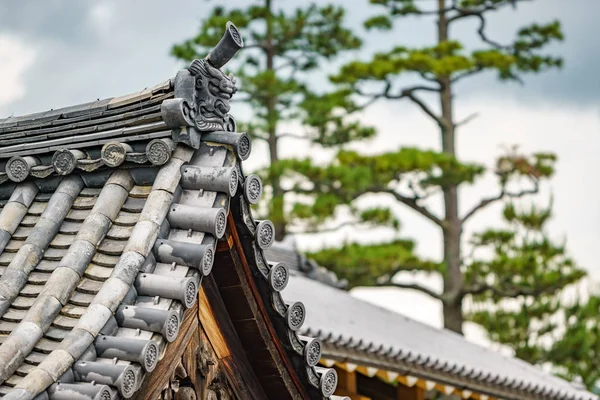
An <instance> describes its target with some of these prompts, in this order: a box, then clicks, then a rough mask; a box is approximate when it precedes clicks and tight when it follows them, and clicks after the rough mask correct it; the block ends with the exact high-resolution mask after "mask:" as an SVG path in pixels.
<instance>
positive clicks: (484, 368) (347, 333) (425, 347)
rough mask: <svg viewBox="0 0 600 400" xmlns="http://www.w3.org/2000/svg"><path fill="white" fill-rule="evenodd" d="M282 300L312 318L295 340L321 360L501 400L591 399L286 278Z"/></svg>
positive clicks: (531, 370)
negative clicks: (309, 339) (305, 342)
mask: <svg viewBox="0 0 600 400" xmlns="http://www.w3.org/2000/svg"><path fill="white" fill-rule="evenodd" d="M284 295H285V296H286V297H287V296H289V297H292V298H297V299H300V300H301V301H303V302H304V303H305V305H306V307H307V308H308V309H310V310H311V313H310V314H309V315H308V316H307V318H306V322H305V324H304V326H303V328H302V329H301V332H302V333H303V334H306V335H311V336H314V337H317V338H319V339H321V340H322V341H323V346H324V349H323V354H324V357H331V358H338V359H341V360H343V361H346V362H348V363H355V364H361V365H367V366H369V365H370V366H373V367H379V368H386V369H389V370H391V371H394V370H395V371H396V372H400V373H402V374H405V375H413V376H420V377H423V378H425V379H431V380H437V381H440V380H441V381H442V382H443V383H447V384H448V385H452V386H454V387H456V388H461V387H464V388H466V389H470V390H473V391H478V392H480V393H484V394H487V395H491V396H494V397H498V398H502V399H523V400H525V399H553V400H559V399H560V400H567V399H569V400H597V399H598V398H597V397H596V396H595V395H593V394H591V393H589V392H587V391H585V390H579V389H577V388H576V387H574V386H573V385H572V384H570V383H569V382H566V381H564V380H562V379H560V378H557V377H555V376H553V375H551V374H548V373H546V372H544V371H543V370H542V369H540V368H538V367H535V366H533V365H530V364H528V363H526V362H524V361H522V360H519V359H516V358H511V357H505V356H503V355H501V354H500V353H497V352H494V351H492V350H489V349H486V348H483V347H480V346H478V345H475V344H473V343H470V342H468V341H467V340H465V339H464V337H462V336H460V335H457V334H455V333H453V332H450V331H447V330H443V329H441V330H440V329H436V328H433V327H431V326H428V325H424V324H422V323H419V322H417V321H414V320H411V319H409V318H407V317H404V316H403V315H400V314H397V313H395V312H393V311H390V310H386V309H383V308H380V307H377V306H375V305H373V304H371V303H368V302H366V301H363V300H360V299H357V298H355V297H353V296H351V295H350V294H349V293H348V292H345V291H342V290H339V289H336V288H333V287H331V286H328V285H325V284H322V283H320V282H317V281H314V280H311V279H308V278H305V277H303V276H300V275H292V276H291V277H290V282H289V284H288V286H287V287H286V289H285V290H284ZM325 304H327V305H326V306H324V305H325Z"/></svg>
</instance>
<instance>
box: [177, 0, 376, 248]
mask: <svg viewBox="0 0 600 400" xmlns="http://www.w3.org/2000/svg"><path fill="white" fill-rule="evenodd" d="M272 3H274V2H273V1H271V0H264V2H263V3H262V4H260V5H250V6H248V7H246V8H233V9H228V8H225V7H221V6H218V7H215V8H214V9H213V10H212V12H211V14H210V15H209V16H208V17H207V18H206V19H204V20H203V21H202V22H201V24H200V29H199V32H198V33H197V35H196V36H195V37H193V38H191V39H189V40H186V41H184V42H182V43H180V44H177V45H175V46H173V48H172V51H171V53H172V55H173V56H174V57H176V58H178V59H181V60H185V61H190V60H193V59H195V58H202V57H204V56H205V55H206V54H207V53H208V52H209V51H210V49H211V48H212V47H213V46H214V45H215V44H216V43H217V42H218V41H219V39H220V38H221V35H222V31H223V27H224V26H225V24H226V22H227V21H229V20H231V21H232V22H233V23H234V24H236V26H237V27H238V28H239V29H240V31H241V33H242V36H243V38H244V44H245V46H244V48H243V49H242V50H241V51H240V52H239V53H238V55H237V56H236V57H235V60H234V61H233V62H232V65H233V67H232V68H233V72H234V73H235V75H236V76H237V78H238V82H240V83H241V87H240V91H239V94H238V96H236V99H237V100H240V99H241V100H243V101H244V102H245V103H246V104H247V105H248V106H250V108H251V109H252V118H251V119H250V120H245V121H239V122H238V125H239V126H240V128H242V129H244V130H247V131H248V133H249V134H250V135H251V137H252V138H253V139H258V140H264V141H267V142H268V143H269V151H270V160H271V165H270V166H269V167H268V168H267V169H266V170H265V171H263V172H262V175H263V177H265V178H266V180H265V184H266V186H267V187H269V188H270V190H268V191H267V193H270V197H267V196H265V198H266V200H267V204H268V211H269V217H270V218H271V219H272V220H273V222H274V223H275V226H276V231H277V237H278V238H279V239H281V238H282V236H283V235H284V234H285V228H286V222H287V216H286V215H285V214H286V208H285V193H284V192H283V191H282V189H281V184H280V177H281V176H282V174H283V170H284V168H285V164H281V165H280V164H279V163H278V161H279V159H280V157H279V154H278V151H279V150H278V146H277V143H278V141H279V139H280V137H282V136H292V137H294V138H305V139H306V140H309V141H312V142H313V143H319V144H322V145H323V146H335V145H339V144H343V143H347V142H349V141H353V140H357V139H363V138H367V137H370V136H372V135H373V134H374V130H373V129H372V128H369V127H365V126H362V125H361V124H360V123H358V122H356V121H348V120H347V119H346V118H343V117H344V116H346V115H348V114H349V113H352V112H354V111H356V110H357V106H356V105H355V104H354V102H353V100H352V98H351V94H352V93H351V92H350V91H349V90H335V91H332V92H326V91H323V90H316V88H314V87H313V85H310V79H314V78H315V75H316V74H317V73H318V72H319V68H320V67H321V65H322V63H323V62H324V61H326V60H331V59H333V58H335V57H336V56H338V55H339V54H340V53H341V52H343V51H346V50H353V49H357V48H359V47H360V46H361V44H362V43H361V40H360V39H359V38H358V37H357V36H356V35H354V34H353V32H352V31H351V30H350V29H348V28H346V27H345V26H344V14H345V11H344V9H343V8H342V7H337V6H333V5H317V4H315V3H311V4H308V5H306V6H303V7H299V8H296V9H294V10H289V11H284V10H282V9H276V8H275V7H274V5H272ZM309 73H310V75H308V74H309ZM282 122H288V123H290V122H291V123H299V124H300V125H301V126H303V129H302V131H300V132H292V133H291V134H290V133H289V132H280V126H281V123H282Z"/></svg>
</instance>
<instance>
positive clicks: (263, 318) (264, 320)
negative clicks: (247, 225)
mask: <svg viewBox="0 0 600 400" xmlns="http://www.w3.org/2000/svg"><path fill="white" fill-rule="evenodd" d="M227 226H228V227H229V229H230V232H229V234H230V235H231V236H232V237H233V244H234V246H233V247H232V248H231V249H229V251H228V252H223V253H218V254H228V256H229V257H230V258H231V260H232V262H233V263H234V264H235V269H234V271H235V273H236V274H239V275H240V281H241V282H242V285H241V287H242V288H243V289H244V292H245V297H246V298H247V299H248V300H247V301H246V302H245V304H247V305H248V306H250V307H252V308H253V314H254V315H255V318H256V323H257V324H258V326H257V329H258V332H260V335H261V336H262V340H263V343H264V346H266V348H267V349H268V351H269V354H270V356H271V358H272V360H273V362H274V364H275V365H276V366H277V369H278V374H279V376H280V377H281V379H282V380H283V385H282V388H283V387H285V390H286V392H287V393H289V395H290V396H292V398H302V399H306V398H308V393H307V392H306V388H305V387H304V385H303V384H302V383H301V382H300V378H299V377H298V375H297V373H296V371H295V369H294V366H293V365H292V363H291V361H290V359H289V357H288V355H287V353H286V350H285V348H284V347H283V344H282V343H281V340H280V338H279V336H278V334H277V332H276V331H275V328H274V326H273V324H272V321H271V316H270V315H269V312H268V311H267V309H266V306H265V303H264V302H263V299H262V296H261V294H260V292H259V289H258V287H257V285H256V283H255V282H254V279H255V278H254V274H253V272H252V271H251V269H250V265H249V264H248V260H247V259H246V256H245V251H244V248H243V247H242V242H241V239H240V237H239V235H238V232H237V228H236V221H234V218H233V215H232V214H231V213H229V216H228V222H227ZM221 262H222V261H221ZM216 270H217V269H216V268H215V271H214V272H213V273H216ZM219 270H220V272H222V271H223V270H222V269H219ZM232 272H233V271H232ZM232 272H230V273H232ZM255 272H256V271H255ZM215 276H216V274H215ZM243 325H245V327H246V328H249V326H248V324H243ZM248 350H258V349H257V346H256V345H254V346H253V347H252V349H247V351H248ZM253 359H254V358H253ZM256 361H257V364H258V363H260V362H261V361H259V360H258V359H257V360H256ZM262 363H263V367H264V360H263V361H262ZM275 378H276V377H272V376H264V377H263V378H262V379H263V382H264V384H266V385H267V387H268V388H269V389H273V390H277V389H278V386H277V385H276V384H275V381H274V380H275ZM267 382H269V383H267Z"/></svg>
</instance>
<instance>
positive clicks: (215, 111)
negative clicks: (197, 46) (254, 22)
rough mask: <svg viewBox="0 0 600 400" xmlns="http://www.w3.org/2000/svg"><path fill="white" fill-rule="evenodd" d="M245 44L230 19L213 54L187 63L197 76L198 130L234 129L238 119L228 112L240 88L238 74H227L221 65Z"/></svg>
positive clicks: (195, 95)
mask: <svg viewBox="0 0 600 400" xmlns="http://www.w3.org/2000/svg"><path fill="white" fill-rule="evenodd" d="M243 46H244V43H243V40H242V36H241V35H240V32H239V31H238V29H237V28H236V27H235V25H233V24H232V23H231V22H228V23H227V28H226V32H225V35H224V36H223V38H222V39H221V41H220V42H219V43H218V44H217V45H216V46H215V48H214V49H213V50H212V51H211V52H210V54H209V55H208V56H207V57H206V58H205V59H202V60H194V61H192V63H191V64H190V66H189V67H188V70H189V71H190V74H191V75H192V76H194V78H195V88H196V90H195V93H194V101H193V102H194V106H195V107H194V109H195V112H196V114H195V118H194V125H195V127H196V129H197V130H198V131H200V132H211V131H230V130H232V129H233V130H235V121H234V120H233V118H231V116H230V115H229V114H228V113H229V109H230V105H229V100H231V97H232V96H233V95H234V94H235V92H236V91H237V88H236V87H235V77H234V76H233V75H232V74H229V75H225V73H223V72H222V71H221V70H220V69H219V68H221V67H222V66H223V65H225V64H226V63H227V62H228V61H229V60H230V59H231V58H232V57H233V56H234V54H235V53H236V52H237V51H238V50H239V49H241V48H242V47H243Z"/></svg>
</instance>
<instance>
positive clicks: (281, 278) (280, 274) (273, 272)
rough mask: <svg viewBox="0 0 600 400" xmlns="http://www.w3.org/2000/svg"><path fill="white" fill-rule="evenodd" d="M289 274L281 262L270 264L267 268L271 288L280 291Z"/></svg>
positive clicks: (285, 284)
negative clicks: (269, 267)
mask: <svg viewBox="0 0 600 400" xmlns="http://www.w3.org/2000/svg"><path fill="white" fill-rule="evenodd" d="M289 279H290V274H289V272H288V269H287V267H286V266H285V265H284V264H282V263H277V264H274V265H272V266H271V269H270V270H269V284H270V285H271V289H273V290H275V291H277V292H280V291H282V290H283V289H285V287H286V286H287V284H288V281H289Z"/></svg>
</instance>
